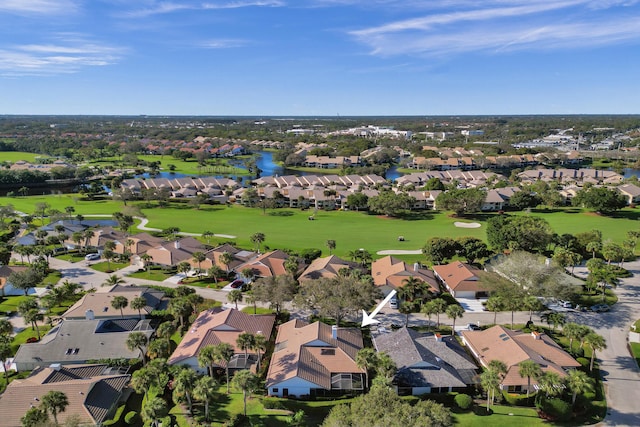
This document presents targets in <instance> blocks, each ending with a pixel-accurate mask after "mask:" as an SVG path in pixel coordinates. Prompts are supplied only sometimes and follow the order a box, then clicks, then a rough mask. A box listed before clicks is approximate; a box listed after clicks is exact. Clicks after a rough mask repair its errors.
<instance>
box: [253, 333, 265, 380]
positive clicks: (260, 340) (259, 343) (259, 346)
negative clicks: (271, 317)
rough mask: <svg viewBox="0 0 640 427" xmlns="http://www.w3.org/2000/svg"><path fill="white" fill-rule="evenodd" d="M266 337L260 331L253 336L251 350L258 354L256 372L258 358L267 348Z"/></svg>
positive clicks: (258, 370)
mask: <svg viewBox="0 0 640 427" xmlns="http://www.w3.org/2000/svg"><path fill="white" fill-rule="evenodd" d="M267 343H268V340H267V337H265V336H264V335H262V334H261V333H260V332H258V333H257V334H255V335H254V336H253V350H255V351H256V353H257V354H258V369H257V370H256V372H260V359H261V358H262V354H263V353H262V352H263V351H266V350H267Z"/></svg>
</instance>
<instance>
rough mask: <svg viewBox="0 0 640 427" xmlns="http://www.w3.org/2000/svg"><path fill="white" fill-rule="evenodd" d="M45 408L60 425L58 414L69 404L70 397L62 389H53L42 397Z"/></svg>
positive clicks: (56, 423)
mask: <svg viewBox="0 0 640 427" xmlns="http://www.w3.org/2000/svg"><path fill="white" fill-rule="evenodd" d="M40 401H41V403H42V407H43V408H44V410H45V411H46V412H48V413H50V414H51V416H52V417H53V422H54V423H55V425H58V414H59V413H60V412H64V411H65V410H66V409H67V406H69V398H68V397H67V395H66V394H64V393H63V392H61V391H57V390H51V391H49V392H47V393H46V394H45V395H44V396H42V398H41V399H40Z"/></svg>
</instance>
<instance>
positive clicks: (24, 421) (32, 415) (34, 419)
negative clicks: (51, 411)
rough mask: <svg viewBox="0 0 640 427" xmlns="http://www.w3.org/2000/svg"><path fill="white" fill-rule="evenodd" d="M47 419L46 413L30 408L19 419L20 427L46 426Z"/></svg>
mask: <svg viewBox="0 0 640 427" xmlns="http://www.w3.org/2000/svg"><path fill="white" fill-rule="evenodd" d="M48 421H49V417H48V416H47V413H46V412H45V411H43V410H42V409H40V408H37V407H35V406H34V407H32V408H29V410H28V411H27V412H26V413H25V414H24V416H23V417H22V418H20V424H21V425H22V427H40V426H44V425H47V422H48Z"/></svg>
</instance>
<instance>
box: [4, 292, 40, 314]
mask: <svg viewBox="0 0 640 427" xmlns="http://www.w3.org/2000/svg"><path fill="white" fill-rule="evenodd" d="M33 298H36V297H33V296H25V295H17V296H9V297H3V298H0V312H2V313H9V312H17V311H18V305H19V304H20V302H22V301H25V300H28V299H33Z"/></svg>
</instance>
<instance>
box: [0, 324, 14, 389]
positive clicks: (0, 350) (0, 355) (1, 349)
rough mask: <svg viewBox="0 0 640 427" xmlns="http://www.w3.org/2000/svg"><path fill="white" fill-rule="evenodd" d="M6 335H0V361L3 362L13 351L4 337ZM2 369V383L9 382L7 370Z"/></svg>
mask: <svg viewBox="0 0 640 427" xmlns="http://www.w3.org/2000/svg"><path fill="white" fill-rule="evenodd" d="M5 337H7V338H8V335H2V336H0V363H4V361H5V360H7V359H8V358H9V357H11V356H13V351H12V350H11V345H10V344H9V343H10V340H9V339H6V338H5ZM3 371H4V383H5V384H9V370H8V369H3Z"/></svg>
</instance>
